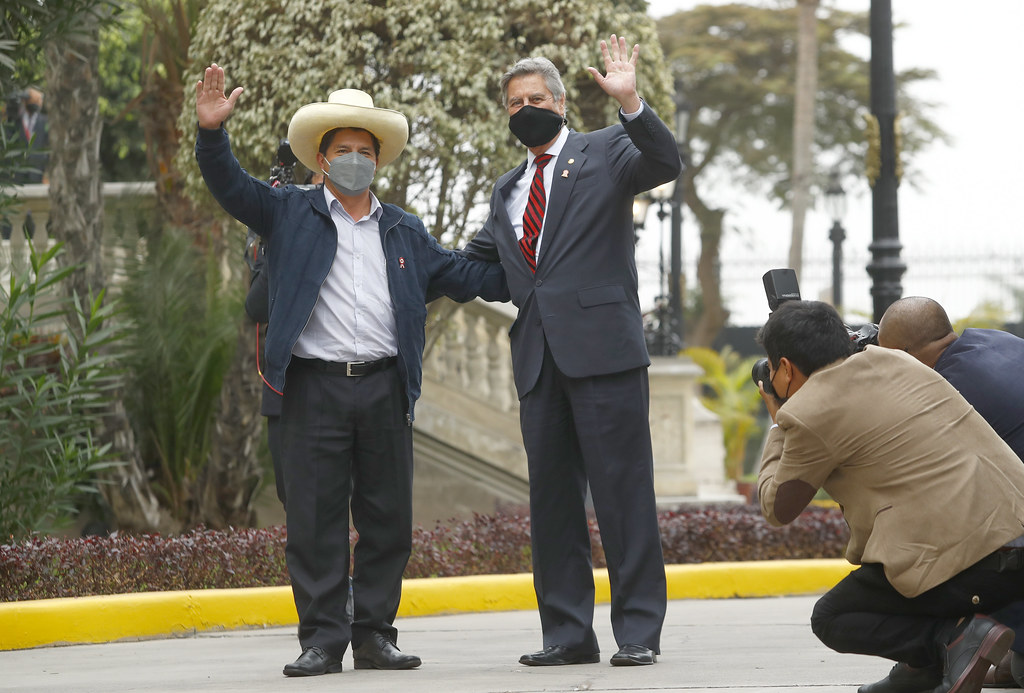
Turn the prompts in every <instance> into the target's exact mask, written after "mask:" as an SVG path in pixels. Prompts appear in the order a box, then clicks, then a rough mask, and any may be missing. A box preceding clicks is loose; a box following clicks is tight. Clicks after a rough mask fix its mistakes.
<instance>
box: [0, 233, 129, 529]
mask: <svg viewBox="0 0 1024 693" xmlns="http://www.w3.org/2000/svg"><path fill="white" fill-rule="evenodd" d="M60 250H61V245H60V244H57V245H55V246H53V247H52V248H50V249H49V250H47V251H45V252H43V253H42V254H38V253H37V252H36V250H35V248H34V247H32V246H31V243H30V267H29V268H28V269H27V270H26V271H25V273H24V274H23V275H21V276H19V274H18V273H17V272H15V273H12V275H11V279H10V283H9V284H8V286H6V287H4V286H0V304H2V305H0V537H22V536H26V535H28V534H30V533H32V532H39V531H47V530H49V529H51V528H53V527H57V526H60V525H62V524H65V523H66V522H67V521H68V520H69V519H70V518H71V516H72V515H73V514H74V513H75V507H76V502H77V501H78V500H79V499H80V498H81V497H82V495H83V494H85V493H89V492H94V487H93V486H92V485H91V484H90V483H89V481H90V479H91V478H92V476H93V474H94V473H95V472H96V471H98V470H99V469H101V468H103V467H105V466H108V465H110V464H112V462H111V460H110V456H109V446H100V445H98V444H97V443H96V442H95V441H94V440H93V431H94V430H95V429H96V428H97V427H98V425H99V422H100V419H101V417H102V415H103V413H104V412H105V411H106V410H107V407H108V404H109V400H110V393H111V391H112V390H113V389H114V388H115V387H116V386H117V384H118V374H117V372H116V370H115V369H114V356H113V355H111V354H110V353H109V350H108V349H107V348H106V347H108V346H110V345H111V343H112V342H114V341H115V340H116V339H117V334H116V333H115V332H114V330H113V329H112V328H110V327H108V326H106V325H105V323H106V322H107V321H108V319H109V318H110V316H111V315H112V312H113V307H112V305H104V304H103V295H102V294H101V295H100V296H99V297H98V298H97V299H96V300H95V301H93V302H92V303H91V304H88V305H85V306H83V305H82V304H81V302H80V301H78V300H71V299H68V298H66V297H65V296H64V295H63V294H62V293H61V288H60V282H61V281H62V280H63V279H64V278H66V277H67V276H68V275H69V274H71V273H72V272H73V271H75V269H76V268H74V267H67V268H64V269H59V268H58V267H57V263H56V261H55V258H56V256H57V255H58V253H59V252H60Z"/></svg>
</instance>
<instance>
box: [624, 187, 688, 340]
mask: <svg viewBox="0 0 1024 693" xmlns="http://www.w3.org/2000/svg"><path fill="white" fill-rule="evenodd" d="M675 187H676V182H675V181H674V180H670V181H669V182H667V183H663V184H661V185H659V186H658V187H656V188H654V189H653V190H651V191H650V192H649V193H647V196H643V197H645V198H646V204H647V205H650V204H651V203H652V202H654V203H657V205H658V221H659V222H660V224H659V228H658V295H657V296H655V297H654V318H655V325H654V330H653V332H652V333H651V334H649V335H648V344H647V348H648V350H649V351H650V352H651V353H652V354H654V355H655V356H675V355H676V354H677V353H679V349H680V348H682V346H681V345H682V342H681V341H680V340H679V339H678V337H677V334H676V332H675V331H674V330H673V324H672V312H671V309H672V299H671V286H666V283H667V282H666V280H667V276H666V272H665V220H666V219H668V218H669V216H670V215H672V214H673V212H674V204H675V202H674V200H673V196H672V195H673V192H674V190H675ZM638 199H639V198H638ZM666 207H668V208H669V209H668V210H666ZM633 213H634V221H635V219H636V213H637V207H636V202H635V201H634V204H633ZM645 213H646V208H645Z"/></svg>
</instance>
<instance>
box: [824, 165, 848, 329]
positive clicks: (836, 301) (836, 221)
mask: <svg viewBox="0 0 1024 693" xmlns="http://www.w3.org/2000/svg"><path fill="white" fill-rule="evenodd" d="M825 210H826V211H827V212H828V215H829V216H830V217H832V228H831V230H830V231H829V232H828V237H829V240H831V241H832V305H833V306H834V307H835V309H836V310H838V311H840V312H841V311H842V305H843V241H844V240H845V239H846V231H844V230H843V224H842V220H843V217H844V216H845V215H846V191H845V190H843V186H842V185H841V184H840V183H839V172H838V171H832V173H830V174H829V176H828V187H827V188H825Z"/></svg>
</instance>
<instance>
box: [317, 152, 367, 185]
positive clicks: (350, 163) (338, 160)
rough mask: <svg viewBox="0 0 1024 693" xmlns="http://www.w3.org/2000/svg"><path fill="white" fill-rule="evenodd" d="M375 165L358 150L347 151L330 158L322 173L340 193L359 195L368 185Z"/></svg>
mask: <svg viewBox="0 0 1024 693" xmlns="http://www.w3.org/2000/svg"><path fill="white" fill-rule="evenodd" d="M376 172H377V166H376V165H375V164H374V163H373V162H372V161H371V160H370V159H368V158H367V157H365V156H363V155H362V154H360V153H359V152H349V153H348V154H342V155H341V156H338V157H335V158H333V159H331V162H330V165H329V168H328V170H327V171H324V175H325V176H327V178H328V179H330V181H331V183H333V184H334V187H336V188H337V189H338V192H340V193H341V194H342V195H351V196H354V195H359V194H360V193H363V192H365V191H366V189H367V188H369V187H370V183H372V182H373V174H375V173H376Z"/></svg>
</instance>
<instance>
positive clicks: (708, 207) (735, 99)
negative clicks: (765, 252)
mask: <svg viewBox="0 0 1024 693" xmlns="http://www.w3.org/2000/svg"><path fill="white" fill-rule="evenodd" d="M820 15H821V16H820V17H819V19H818V24H817V26H818V92H817V101H816V107H815V122H816V129H815V137H814V145H813V151H814V159H815V160H816V161H818V162H820V163H819V174H818V175H814V176H812V178H813V179H815V180H817V181H819V185H817V186H815V187H816V188H817V189H818V191H819V192H820V189H821V187H822V186H821V185H820V181H822V180H823V179H824V175H822V174H821V173H820V171H821V170H822V169H824V168H826V167H827V168H831V167H832V166H833V165H835V166H839V167H840V168H841V169H843V170H844V171H845V172H846V173H847V174H853V173H859V172H860V171H862V170H863V164H862V163H861V162H862V161H863V159H864V154H865V150H866V138H865V136H864V134H863V131H862V124H863V122H864V116H865V115H866V114H867V113H869V112H870V109H869V103H870V101H869V64H868V62H867V60H865V59H864V58H862V57H860V56H858V55H855V54H854V53H851V52H850V51H849V50H847V49H846V48H845V45H846V43H845V40H846V39H847V38H848V37H849V38H853V37H857V36H864V35H867V33H868V26H867V17H866V15H864V14H853V13H848V12H842V11H839V10H835V9H828V8H824V9H823V10H822V11H821V13H820ZM796 26H797V9H796V8H794V7H790V8H788V9H766V8H762V7H753V6H749V5H743V4H730V5H720V6H708V5H702V6H699V7H697V8H695V9H693V10H691V11H686V12H679V13H676V14H673V15H671V16H668V17H665V18H663V19H662V20H660V21H659V24H658V34H659V37H660V40H661V43H662V47H663V49H664V52H665V54H666V57H667V60H668V61H669V63H670V64H671V67H672V71H673V73H674V75H675V78H676V85H677V89H679V90H681V91H682V93H683V94H684V95H685V97H686V99H687V100H689V102H690V103H691V104H692V105H693V109H694V111H693V112H694V117H693V119H692V120H691V125H690V128H689V133H688V138H689V142H688V143H687V146H688V148H689V150H690V151H691V152H692V162H691V165H690V167H689V168H688V169H687V170H686V171H685V172H684V173H683V178H682V183H683V185H684V199H685V202H686V205H687V206H688V207H689V208H690V210H692V212H693V213H694V215H695V216H696V217H697V221H698V224H699V226H700V238H701V252H700V258H699V260H698V264H697V279H698V282H699V284H700V290H701V299H702V307H703V312H702V313H701V315H700V318H699V319H698V320H697V322H696V324H695V325H694V329H693V330H691V331H690V333H689V339H690V342H691V344H694V345H705V346H706V345H709V344H711V342H712V340H713V339H714V337H715V335H717V334H718V332H719V330H720V329H721V328H722V326H723V325H724V324H725V322H726V321H727V319H728V309H727V307H726V306H725V305H724V303H723V300H722V295H721V290H720V284H719V277H718V269H717V268H718V266H719V263H720V261H721V259H720V252H719V251H720V244H721V239H722V233H723V231H724V229H725V226H726V224H725V216H726V214H727V213H728V211H729V210H728V209H727V208H726V207H724V206H721V203H720V202H719V201H718V199H720V196H719V197H718V198H716V195H715V192H714V191H713V190H712V189H711V186H712V185H715V184H718V183H719V182H720V181H721V180H723V179H724V180H730V181H731V182H733V183H736V184H739V185H741V186H743V187H745V188H746V189H747V190H748V191H750V192H751V193H754V194H766V195H768V196H770V197H771V198H773V199H775V200H777V201H778V203H779V204H780V205H785V204H787V203H788V201H789V200H790V199H791V194H792V187H793V185H792V183H793V178H792V158H791V154H792V152H793V128H792V124H793V108H794V85H795V83H796V77H795V70H796V30H795V27H796ZM933 77H934V74H933V72H932V71H930V70H923V69H910V70H906V71H903V72H902V73H900V74H898V75H897V76H896V80H897V85H898V86H897V88H898V90H899V98H900V104H901V109H902V111H903V113H904V117H903V119H902V121H901V122H902V131H903V154H904V157H905V160H906V161H907V162H908V163H907V164H906V165H905V170H906V172H907V174H908V175H912V173H913V167H912V165H910V164H911V163H912V161H911V160H912V156H913V154H914V153H915V152H918V151H920V150H921V149H922V148H923V147H924V146H926V145H927V144H929V143H930V142H931V141H933V140H935V139H936V138H940V137H942V136H943V135H942V132H941V130H940V129H939V128H938V126H937V125H936V124H935V123H934V122H933V121H932V120H930V119H929V117H928V115H927V112H928V108H929V104H926V103H923V102H921V101H917V100H915V99H913V98H912V97H911V96H910V95H909V94H908V93H907V88H908V87H909V86H910V85H912V84H914V83H915V82H919V81H921V80H925V79H931V78H933ZM826 162H827V163H826Z"/></svg>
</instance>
